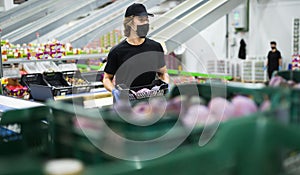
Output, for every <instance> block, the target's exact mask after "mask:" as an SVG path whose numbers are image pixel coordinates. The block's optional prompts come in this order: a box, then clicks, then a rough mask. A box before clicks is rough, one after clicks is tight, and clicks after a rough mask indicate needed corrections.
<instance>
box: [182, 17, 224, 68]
mask: <svg viewBox="0 0 300 175" xmlns="http://www.w3.org/2000/svg"><path fill="white" fill-rule="evenodd" d="M185 46H186V48H187V49H186V52H185V55H184V56H183V64H184V67H183V69H184V70H187V71H193V72H206V70H205V66H206V65H205V63H206V61H207V60H209V59H218V58H222V59H224V58H226V18H225V17H223V18H221V19H219V20H217V21H216V22H215V23H213V24H212V25H210V26H208V27H207V28H206V29H205V30H203V31H202V32H200V33H199V34H198V35H196V36H195V37H194V38H192V39H190V40H189V41H188V42H186V44H185Z"/></svg>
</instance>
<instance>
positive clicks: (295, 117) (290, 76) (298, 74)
mask: <svg viewBox="0 0 300 175" xmlns="http://www.w3.org/2000/svg"><path fill="white" fill-rule="evenodd" d="M275 75H278V76H281V77H283V78H284V79H286V80H293V81H294V82H295V83H300V71H297V70H294V71H290V70H285V71H278V72H274V76H275ZM290 91H291V92H290V103H291V105H290V116H291V121H292V122H294V123H300V107H299V106H300V89H295V88H294V89H293V88H290Z"/></svg>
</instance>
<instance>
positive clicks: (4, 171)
mask: <svg viewBox="0 0 300 175" xmlns="http://www.w3.org/2000/svg"><path fill="white" fill-rule="evenodd" d="M0 174H1V175H43V162H42V161H41V160H40V159H39V158H37V157H36V155H35V156H34V155H32V154H18V155H14V156H1V157H0Z"/></svg>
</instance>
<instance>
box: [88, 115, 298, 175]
mask: <svg viewBox="0 0 300 175" xmlns="http://www.w3.org/2000/svg"><path fill="white" fill-rule="evenodd" d="M298 130H299V127H298V126H286V125H282V124H280V123H278V122H276V121H274V120H272V119H270V118H266V117H265V115H264V114H261V116H259V117H257V116H252V117H248V118H239V119H234V120H231V121H228V122H225V123H223V124H221V126H220V127H219V129H218V131H217V133H216V135H215V136H214V137H213V139H212V140H211V141H210V142H209V143H208V144H207V145H205V146H203V147H199V146H198V145H197V144H194V145H186V146H183V147H180V148H178V149H177V150H175V151H174V152H172V153H171V154H168V155H167V156H164V157H161V158H158V159H154V160H150V161H145V162H126V161H124V162H119V163H118V162H114V163H112V164H106V165H105V164H103V165H100V164H99V165H92V166H88V167H87V168H86V171H85V173H84V175H96V174H99V173H100V172H101V174H103V175H106V174H107V175H114V174H122V175H127V174H128V175H129V174H130V175H138V174H140V175H150V174H177V175H187V174H189V175H197V174H206V175H215V174H218V175H253V174H256V175H279V174H287V173H286V172H287V170H285V169H284V168H283V166H282V165H283V163H282V161H283V160H282V152H284V149H294V148H300V133H299V132H298Z"/></svg>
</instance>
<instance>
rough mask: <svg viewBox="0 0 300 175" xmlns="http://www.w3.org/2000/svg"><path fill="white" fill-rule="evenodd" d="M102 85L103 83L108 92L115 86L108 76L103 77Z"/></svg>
mask: <svg viewBox="0 0 300 175" xmlns="http://www.w3.org/2000/svg"><path fill="white" fill-rule="evenodd" d="M103 85H104V88H105V89H106V90H108V91H110V92H111V91H112V90H113V89H114V88H115V86H114V84H113V82H112V81H111V80H110V79H109V78H104V79H103Z"/></svg>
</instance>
